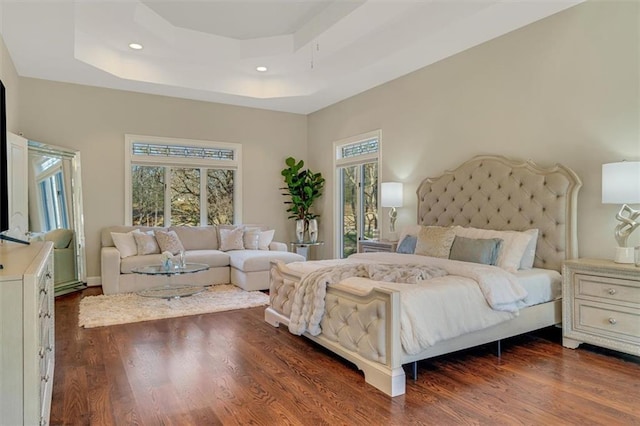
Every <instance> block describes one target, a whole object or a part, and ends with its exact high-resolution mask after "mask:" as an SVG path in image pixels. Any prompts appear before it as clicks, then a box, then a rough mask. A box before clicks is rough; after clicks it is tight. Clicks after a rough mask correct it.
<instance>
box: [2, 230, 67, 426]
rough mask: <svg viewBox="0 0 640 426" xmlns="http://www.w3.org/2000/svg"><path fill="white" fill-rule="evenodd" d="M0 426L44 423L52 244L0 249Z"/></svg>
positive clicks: (51, 341)
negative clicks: (0, 265) (1, 266)
mask: <svg viewBox="0 0 640 426" xmlns="http://www.w3.org/2000/svg"><path fill="white" fill-rule="evenodd" d="M0 264H2V265H3V269H0V425H23V424H24V425H46V424H49V413H50V410H51V394H52V389H53V368H54V348H55V334H54V309H53V306H54V305H53V302H54V300H53V243H51V242H41V243H33V244H31V245H28V246H27V245H20V244H15V243H3V244H0Z"/></svg>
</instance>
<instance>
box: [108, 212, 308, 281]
mask: <svg viewBox="0 0 640 426" xmlns="http://www.w3.org/2000/svg"><path fill="white" fill-rule="evenodd" d="M242 228H243V230H244V238H243V242H244V243H246V247H250V248H249V249H246V248H240V246H238V244H240V245H241V246H242V245H243V242H238V241H235V242H236V244H235V245H234V244H231V245H229V244H228V243H227V241H226V240H224V241H223V240H221V234H220V233H221V232H223V233H224V235H223V237H225V238H226V236H227V235H229V234H230V233H229V232H227V231H228V230H233V231H234V232H233V233H234V234H235V235H237V232H235V231H236V230H237V227H231V226H220V227H217V226H175V227H170V228H157V227H143V226H111V227H107V228H104V229H103V230H102V233H101V245H102V248H101V261H102V262H101V272H102V291H103V293H104V294H116V293H129V292H135V291H140V290H143V289H145V288H150V287H154V286H160V285H175V284H198V285H211V284H226V283H232V284H235V285H236V286H238V287H240V288H242V289H244V290H247V291H250V290H267V289H268V288H269V267H270V263H271V261H273V260H280V261H282V262H284V263H289V262H296V261H304V260H305V259H304V257H303V256H301V255H299V254H296V253H290V252H288V251H287V245H286V244H285V243H280V242H274V241H270V238H268V237H269V235H270V236H271V237H272V236H273V231H269V230H267V229H265V228H264V227H257V226H250V225H245V226H243V227H242ZM223 229H224V231H223ZM157 231H160V232H159V233H158V232H157ZM170 231H173V232H175V234H172V233H171V235H173V236H174V237H175V236H177V238H178V240H179V242H180V243H181V245H182V247H183V248H184V254H185V258H186V261H187V262H188V263H204V264H206V265H208V266H209V269H208V270H206V271H202V272H197V273H193V274H182V275H171V276H164V275H161V276H151V275H142V274H136V273H133V272H132V269H133V268H135V267H140V266H146V265H154V264H156V265H157V264H161V263H162V258H163V255H162V249H159V248H158V249H146V251H145V249H144V247H141V246H140V244H141V241H142V240H144V239H146V240H152V244H153V240H154V238H155V237H154V235H155V236H157V235H161V236H164V235H166V234H167V233H170ZM256 231H258V234H261V236H262V237H265V235H266V237H267V241H264V238H263V239H262V240H260V241H261V242H262V243H265V244H264V245H263V246H261V249H260V248H258V247H257V246H256V245H254V244H250V243H249V241H248V240H247V237H248V236H254V237H255V235H256ZM134 232H135V233H136V234H137V236H136V235H134V234H133V233H134ZM141 234H144V235H146V236H149V237H143V235H141ZM130 235H134V236H136V239H135V241H136V242H137V243H138V245H137V246H136V245H135V243H134V246H133V247H131V243H130V241H131V238H130ZM150 237H151V238H150ZM114 240H115V242H114ZM123 241H124V242H123ZM257 242H258V240H256V243H257ZM221 243H224V244H221ZM243 247H244V246H243ZM229 248H231V249H229ZM140 250H143V251H142V253H141V252H140ZM147 252H150V254H146V253H147Z"/></svg>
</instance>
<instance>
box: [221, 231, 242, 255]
mask: <svg viewBox="0 0 640 426" xmlns="http://www.w3.org/2000/svg"><path fill="white" fill-rule="evenodd" d="M243 236H244V229H243V228H233V229H220V250H221V251H229V250H244V241H243Z"/></svg>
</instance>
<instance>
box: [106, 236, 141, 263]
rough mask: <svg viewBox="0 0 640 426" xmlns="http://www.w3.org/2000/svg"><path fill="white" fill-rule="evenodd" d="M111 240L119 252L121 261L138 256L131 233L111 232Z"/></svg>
mask: <svg viewBox="0 0 640 426" xmlns="http://www.w3.org/2000/svg"><path fill="white" fill-rule="evenodd" d="M111 238H112V239H113V244H114V245H115V246H116V248H117V249H118V251H119V252H120V258H121V259H124V258H125V257H131V256H136V255H137V254H138V246H137V245H136V240H135V238H134V237H133V231H131V232H127V233H122V232H112V233H111Z"/></svg>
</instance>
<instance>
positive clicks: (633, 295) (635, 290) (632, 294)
mask: <svg viewBox="0 0 640 426" xmlns="http://www.w3.org/2000/svg"><path fill="white" fill-rule="evenodd" d="M575 281H576V295H575V297H577V298H580V297H593V298H597V299H607V300H612V301H619V302H628V303H634V304H637V305H638V306H640V287H638V282H637V281H630V280H625V279H620V278H611V277H601V276H597V275H585V274H576V276H575Z"/></svg>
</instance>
